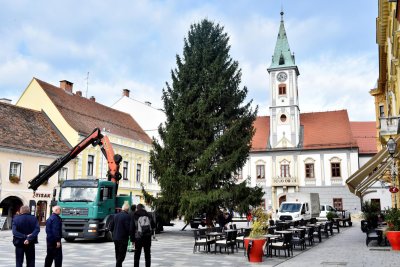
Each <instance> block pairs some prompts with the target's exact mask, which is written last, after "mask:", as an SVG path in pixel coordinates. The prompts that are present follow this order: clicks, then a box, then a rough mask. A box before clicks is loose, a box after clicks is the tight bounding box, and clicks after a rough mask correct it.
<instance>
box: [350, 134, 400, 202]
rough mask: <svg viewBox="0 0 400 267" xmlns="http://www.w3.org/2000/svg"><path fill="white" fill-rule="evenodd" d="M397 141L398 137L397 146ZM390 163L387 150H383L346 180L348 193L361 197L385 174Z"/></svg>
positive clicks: (399, 137)
mask: <svg viewBox="0 0 400 267" xmlns="http://www.w3.org/2000/svg"><path fill="white" fill-rule="evenodd" d="M399 140H400V135H399V136H397V137H396V138H395V141H396V143H397V144H399ZM395 156H397V155H395ZM392 161H393V159H392V158H391V157H390V155H389V152H388V150H387V148H386V147H385V148H383V149H382V150H381V151H379V152H378V153H377V154H376V155H375V156H373V157H372V158H371V159H370V160H369V161H368V162H367V163H365V164H364V165H363V166H362V167H361V168H360V169H358V170H357V171H356V172H355V173H353V175H351V176H350V177H349V178H348V179H347V180H346V184H347V186H348V187H349V190H350V192H352V193H353V194H355V195H357V196H359V197H360V196H361V195H363V193H365V191H367V190H368V188H369V187H371V186H372V185H373V184H374V183H375V182H376V181H378V180H379V179H380V178H381V177H382V176H383V175H384V174H385V172H386V171H387V170H388V169H389V167H390V164H391V163H392Z"/></svg>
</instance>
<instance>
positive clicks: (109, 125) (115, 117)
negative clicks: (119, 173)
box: [35, 78, 152, 144]
mask: <svg viewBox="0 0 400 267" xmlns="http://www.w3.org/2000/svg"><path fill="white" fill-rule="evenodd" d="M35 80H36V81H37V82H38V83H39V85H40V86H41V87H42V88H43V90H44V91H45V92H46V94H47V95H48V96H49V98H50V99H51V101H53V103H54V104H55V105H56V107H57V109H58V110H59V111H60V113H61V115H62V116H63V117H64V119H65V120H66V121H67V122H68V123H69V125H71V127H72V128H74V129H75V130H76V131H78V132H79V133H81V134H83V135H88V134H90V133H91V132H92V131H93V129H94V128H100V129H103V128H105V129H107V130H110V132H111V133H112V134H115V135H119V136H122V137H126V138H130V139H133V140H140V141H143V142H145V143H148V144H151V142H152V140H151V139H150V137H149V136H148V135H147V134H146V133H145V132H144V131H143V129H142V128H141V127H140V126H139V124H138V123H137V122H136V121H135V120H134V119H133V118H132V117H131V116H130V115H129V114H127V113H125V112H121V111H118V110H115V109H112V108H110V107H107V106H104V105H102V104H99V103H97V102H95V101H93V100H90V99H87V98H85V97H81V96H78V95H76V94H72V93H68V92H66V91H65V90H63V89H61V88H59V87H56V86H54V85H51V84H49V83H46V82H44V81H41V80H39V79H36V78H35Z"/></svg>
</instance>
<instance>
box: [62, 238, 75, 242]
mask: <svg viewBox="0 0 400 267" xmlns="http://www.w3.org/2000/svg"><path fill="white" fill-rule="evenodd" d="M64 240H65V241H67V242H74V241H75V237H64Z"/></svg>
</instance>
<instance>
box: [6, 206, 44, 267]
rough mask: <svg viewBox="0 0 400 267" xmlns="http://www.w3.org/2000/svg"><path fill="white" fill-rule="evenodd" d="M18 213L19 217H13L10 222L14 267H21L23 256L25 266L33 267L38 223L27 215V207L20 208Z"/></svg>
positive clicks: (28, 209)
mask: <svg viewBox="0 0 400 267" xmlns="http://www.w3.org/2000/svg"><path fill="white" fill-rule="evenodd" d="M19 212H20V215H18V216H15V217H14V220H13V222H12V233H13V243H14V246H15V261H16V267H22V265H23V263H24V254H25V257H26V266H27V267H35V244H36V243H38V241H37V236H38V234H39V232H40V227H39V222H38V220H37V219H36V217H35V216H33V215H30V214H29V213H30V208H29V207H28V206H22V207H21V208H20V210H19Z"/></svg>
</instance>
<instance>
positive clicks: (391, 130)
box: [379, 116, 400, 136]
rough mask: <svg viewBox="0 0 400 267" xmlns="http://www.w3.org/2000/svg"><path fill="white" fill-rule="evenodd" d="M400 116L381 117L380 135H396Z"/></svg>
mask: <svg viewBox="0 0 400 267" xmlns="http://www.w3.org/2000/svg"><path fill="white" fill-rule="evenodd" d="M399 118H400V116H390V117H380V118H379V132H380V135H381V136H383V135H395V134H397V128H398V125H399Z"/></svg>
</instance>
